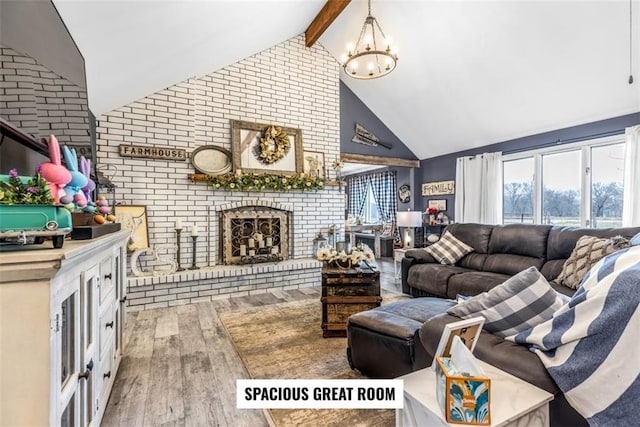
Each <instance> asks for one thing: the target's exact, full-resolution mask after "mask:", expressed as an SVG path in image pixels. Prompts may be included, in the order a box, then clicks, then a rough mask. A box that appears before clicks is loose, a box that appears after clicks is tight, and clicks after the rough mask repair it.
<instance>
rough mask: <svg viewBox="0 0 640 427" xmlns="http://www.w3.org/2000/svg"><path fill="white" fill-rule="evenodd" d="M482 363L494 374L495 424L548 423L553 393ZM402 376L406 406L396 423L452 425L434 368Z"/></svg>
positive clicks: (492, 402) (545, 425) (533, 426)
mask: <svg viewBox="0 0 640 427" xmlns="http://www.w3.org/2000/svg"><path fill="white" fill-rule="evenodd" d="M478 362H480V365H481V366H482V369H484V371H485V373H486V374H487V376H488V377H489V378H491V391H490V393H491V394H490V409H489V410H490V414H491V424H490V425H491V426H493V427H497V426H509V427H516V426H517V427H521V426H522V427H538V426H543V427H548V426H549V402H550V401H551V400H553V395H552V394H551V393H547V392H546V391H544V390H542V389H540V388H538V387H536V386H534V385H531V384H529V383H527V382H525V381H523V380H521V379H520V378H517V377H514V376H513V375H511V374H508V373H506V372H504V371H501V370H500V369H498V368H496V367H494V366H491V365H489V364H488V363H484V362H482V361H480V360H478ZM399 379H401V380H404V409H397V410H396V426H397V427H400V426H407V427H409V426H416V427H418V426H420V427H422V426H429V427H431V426H451V425H454V426H455V425H459V424H449V423H447V422H446V420H445V417H444V414H443V413H442V410H441V409H440V406H439V405H438V401H437V400H436V375H435V372H434V371H433V370H432V369H431V368H427V369H421V370H419V371H416V372H412V373H410V374H407V375H403V376H401V377H400V378H399Z"/></svg>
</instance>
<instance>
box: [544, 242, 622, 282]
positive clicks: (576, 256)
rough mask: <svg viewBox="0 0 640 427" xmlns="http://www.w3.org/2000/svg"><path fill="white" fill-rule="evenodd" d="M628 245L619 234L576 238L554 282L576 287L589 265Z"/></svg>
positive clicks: (589, 267)
mask: <svg viewBox="0 0 640 427" xmlns="http://www.w3.org/2000/svg"><path fill="white" fill-rule="evenodd" d="M628 246H629V241H628V240H627V239H625V238H624V237H621V236H616V237H612V238H608V239H600V238H597V237H593V236H582V237H580V238H579V239H578V242H577V243H576V247H575V248H574V249H573V251H572V252H571V256H569V258H568V259H567V260H566V261H565V263H564V265H563V266H562V271H561V272H560V274H559V275H558V277H557V279H556V282H557V283H559V284H561V285H564V286H567V287H568V288H571V289H577V288H578V286H580V283H581V282H582V278H583V277H584V276H585V274H587V272H588V271H589V270H590V269H591V267H592V266H593V265H594V264H596V263H597V262H598V261H600V260H601V259H602V258H604V257H605V256H606V255H609V254H610V253H613V252H615V251H617V250H619V249H623V248H625V247H628Z"/></svg>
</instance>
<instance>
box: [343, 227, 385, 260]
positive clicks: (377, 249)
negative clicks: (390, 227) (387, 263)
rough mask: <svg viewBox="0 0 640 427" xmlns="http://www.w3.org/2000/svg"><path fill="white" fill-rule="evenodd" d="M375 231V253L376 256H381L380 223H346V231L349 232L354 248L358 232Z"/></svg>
mask: <svg viewBox="0 0 640 427" xmlns="http://www.w3.org/2000/svg"><path fill="white" fill-rule="evenodd" d="M372 230H373V232H374V239H375V240H374V244H373V254H374V256H375V257H376V258H380V231H381V230H382V225H380V224H368V225H355V224H352V225H349V224H347V225H345V227H344V231H345V233H349V241H350V242H351V247H352V248H354V247H355V246H356V233H359V232H362V231H372Z"/></svg>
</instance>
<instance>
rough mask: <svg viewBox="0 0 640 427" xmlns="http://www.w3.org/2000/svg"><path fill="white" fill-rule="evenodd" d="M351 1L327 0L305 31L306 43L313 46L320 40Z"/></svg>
mask: <svg viewBox="0 0 640 427" xmlns="http://www.w3.org/2000/svg"><path fill="white" fill-rule="evenodd" d="M350 2H351V0H327V2H326V3H325V5H324V6H322V9H321V10H320V12H318V14H317V15H316V17H315V18H313V21H312V22H311V24H310V25H309V27H308V28H307V30H306V31H305V32H304V38H305V44H306V45H307V47H311V46H313V45H314V43H315V42H317V41H318V39H319V38H320V36H321V35H322V33H324V32H325V30H326V29H327V28H329V25H331V23H332V22H333V20H334V19H336V18H337V17H338V15H340V12H342V11H343V10H344V8H345V7H347V5H348V4H349V3H350Z"/></svg>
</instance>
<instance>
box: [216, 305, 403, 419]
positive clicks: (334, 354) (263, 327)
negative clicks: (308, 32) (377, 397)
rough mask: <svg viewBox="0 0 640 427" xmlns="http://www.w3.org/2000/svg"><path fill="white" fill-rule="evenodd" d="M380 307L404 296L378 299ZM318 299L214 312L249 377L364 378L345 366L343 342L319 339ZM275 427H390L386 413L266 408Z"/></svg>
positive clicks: (391, 414) (389, 412) (392, 416)
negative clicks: (216, 313)
mask: <svg viewBox="0 0 640 427" xmlns="http://www.w3.org/2000/svg"><path fill="white" fill-rule="evenodd" d="M383 298H384V301H383V303H389V302H392V301H397V300H399V299H402V298H404V297H402V296H396V295H392V294H386V295H383ZM321 310H322V307H321V303H320V301H319V300H318V299H316V298H314V299H313V300H303V301H295V302H288V303H282V304H274V305H268V306H264V307H253V308H249V309H243V310H234V311H228V312H221V313H219V317H220V320H221V321H222V323H223V325H224V326H225V328H226V329H227V331H228V333H229V336H230V337H231V340H232V341H233V344H234V346H235V348H236V351H237V352H238V354H239V356H240V358H241V359H242V362H243V363H244V366H245V367H246V369H247V371H248V373H249V375H250V377H251V378H255V379H275V378H280V379H303V378H311V379H327V378H329V379H333V378H336V379H338V378H347V379H357V378H363V377H362V376H361V375H360V373H359V372H357V371H353V370H351V368H350V367H349V363H348V362H347V356H346V348H347V339H346V338H322V329H321V328H320V324H321V315H322V311H321ZM268 412H269V416H270V417H271V419H272V422H273V424H274V425H275V426H278V427H284V426H314V427H315V426H350V427H351V426H393V425H395V412H394V411H393V410H389V409H366V410H365V409H331V410H330V409H271V410H269V411H268Z"/></svg>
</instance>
